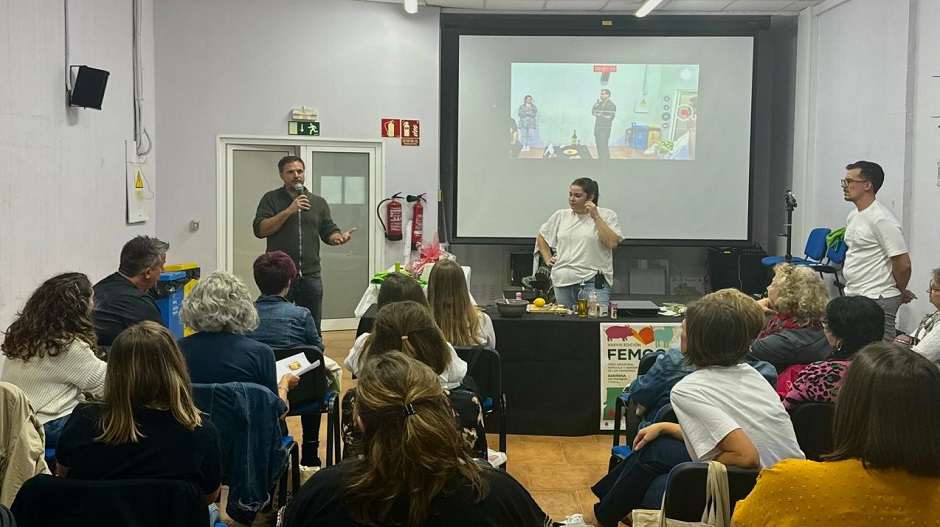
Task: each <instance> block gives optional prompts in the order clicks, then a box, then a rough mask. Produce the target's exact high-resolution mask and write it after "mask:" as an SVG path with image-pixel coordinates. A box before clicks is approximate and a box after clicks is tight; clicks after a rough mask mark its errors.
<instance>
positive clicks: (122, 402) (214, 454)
mask: <svg viewBox="0 0 940 527" xmlns="http://www.w3.org/2000/svg"><path fill="white" fill-rule="evenodd" d="M56 460H57V462H58V466H57V468H56V473H57V474H58V475H59V476H61V477H67V478H75V479H90V480H100V479H109V480H110V479H138V478H158V479H178V480H186V481H190V482H192V483H193V484H195V485H197V486H198V487H199V488H200V489H201V490H202V493H203V494H205V496H206V503H212V502H214V501H215V499H216V497H218V495H219V491H220V489H221V481H222V453H221V450H220V447H219V434H218V432H217V431H216V428H215V427H214V426H213V425H212V423H211V422H210V421H209V420H208V419H204V418H203V417H202V416H201V415H200V413H199V410H198V409H197V408H196V406H195V404H193V395H192V389H191V387H190V378H189V373H188V371H187V370H186V363H185V362H184V361H183V356H182V354H181V353H180V349H179V346H177V344H176V341H175V340H174V339H173V335H171V334H170V332H169V331H168V330H167V329H166V328H164V327H163V326H161V325H159V324H156V323H154V322H149V321H147V322H142V323H140V324H138V325H134V326H131V327H129V328H127V329H126V330H124V331H123V332H122V333H121V334H120V335H118V337H117V338H116V339H114V343H113V344H112V346H111V350H110V352H109V354H108V373H107V377H106V378H105V384H104V397H103V400H102V402H101V403H100V404H81V405H79V406H78V407H77V408H75V410H74V411H73V412H72V416H71V418H70V419H69V420H68V423H66V425H65V428H64V429H63V430H62V437H61V438H60V439H59V443H58V446H57V448H56Z"/></svg>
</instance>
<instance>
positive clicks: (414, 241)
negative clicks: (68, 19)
mask: <svg viewBox="0 0 940 527" xmlns="http://www.w3.org/2000/svg"><path fill="white" fill-rule="evenodd" d="M405 201H407V202H409V203H411V202H414V206H413V207H412V213H411V218H412V226H413V228H412V229H411V250H412V251H416V250H418V247H420V245H421V238H422V235H423V234H424V205H422V204H421V202H422V201H423V202H425V203H427V201H428V200H427V199H425V198H424V194H418V195H417V196H412V195H410V194H409V195H408V197H406V198H405Z"/></svg>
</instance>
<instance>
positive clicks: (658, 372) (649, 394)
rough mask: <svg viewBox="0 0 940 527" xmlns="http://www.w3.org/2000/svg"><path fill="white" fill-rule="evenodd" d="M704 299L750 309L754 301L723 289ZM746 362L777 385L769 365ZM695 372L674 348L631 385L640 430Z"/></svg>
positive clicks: (738, 293)
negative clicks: (676, 386) (682, 381)
mask: <svg viewBox="0 0 940 527" xmlns="http://www.w3.org/2000/svg"><path fill="white" fill-rule="evenodd" d="M705 298H711V299H715V300H719V301H722V302H725V303H728V304H729V305H731V306H735V308H736V309H747V307H746V304H747V303H748V302H753V300H751V299H750V298H748V297H746V296H744V295H742V294H741V292H740V291H738V290H737V289H721V290H719V291H715V292H714V293H709V294H707V295H705ZM745 362H746V363H747V364H749V365H750V366H752V367H753V368H754V369H755V370H757V372H758V373H760V374H761V375H762V376H763V377H764V378H765V379H767V382H769V383H770V385H771V386H776V385H777V370H776V369H774V367H773V366H772V365H771V364H770V363H768V362H764V361H761V360H756V359H753V358H751V357H747V358H746V360H745ZM693 371H695V367H694V366H692V365H691V364H689V361H688V360H686V357H685V355H684V354H683V353H682V351H681V350H679V349H677V348H672V349H669V350H667V351H666V352H665V353H662V354H660V356H659V357H657V358H656V362H655V363H654V364H653V366H652V367H651V368H650V369H649V371H648V372H646V373H645V374H643V375H640V376H639V377H637V378H636V380H634V381H633V382H632V383H631V384H630V387H629V392H630V399H632V400H633V401H634V402H635V403H636V405H637V407H636V408H637V415H639V416H640V417H641V418H642V420H641V421H640V427H641V428H642V427H645V426H648V425H650V424H653V418H654V417H655V416H656V413H657V412H659V410H660V408H662V407H663V406H665V405H666V404H668V403H669V393H670V392H671V391H672V387H673V386H675V385H676V383H677V382H679V381H680V380H682V379H683V378H684V377H685V376H686V375H688V374H690V373H692V372H693Z"/></svg>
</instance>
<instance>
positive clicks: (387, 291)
mask: <svg viewBox="0 0 940 527" xmlns="http://www.w3.org/2000/svg"><path fill="white" fill-rule="evenodd" d="M404 300H411V301H413V302H417V303H419V304H421V305H423V306H424V307H426V308H427V309H428V310H430V309H431V306H430V305H428V299H427V297H425V296H424V291H423V290H422V289H421V284H419V283H418V281H417V280H415V279H414V278H412V277H410V276H407V275H404V274H402V273H389V274H388V276H386V277H385V280H383V281H382V285H381V286H380V287H379V298H378V300H377V301H376V304H375V307H376V310H379V309H382V308H383V307H385V306H387V305H389V304H391V303H393V302H401V301H404ZM368 338H369V333H363V334H362V335H359V336H358V337H357V338H356V342H354V343H353V347H352V348H350V349H349V354H348V355H346V361H345V362H344V366H346V370H347V371H349V372H350V373H352V374H353V376H354V377H356V376H358V375H359V356H360V355H362V350H364V349H365V345H366V339H368Z"/></svg>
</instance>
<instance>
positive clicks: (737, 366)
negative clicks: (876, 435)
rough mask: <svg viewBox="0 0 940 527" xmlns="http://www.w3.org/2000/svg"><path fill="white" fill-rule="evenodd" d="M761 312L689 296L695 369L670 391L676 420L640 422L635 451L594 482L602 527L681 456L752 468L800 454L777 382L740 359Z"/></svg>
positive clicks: (685, 330)
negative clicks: (645, 424) (772, 382)
mask: <svg viewBox="0 0 940 527" xmlns="http://www.w3.org/2000/svg"><path fill="white" fill-rule="evenodd" d="M740 295H741V296H742V298H745V299H746V297H744V296H743V293H740ZM763 319H764V317H763V314H762V313H761V309H760V307H758V306H757V304H756V303H755V302H753V301H749V302H744V301H743V300H742V301H740V302H735V303H734V305H733V304H732V303H729V302H727V301H723V300H721V299H716V298H705V299H702V300H698V301H696V302H693V303H691V304H689V306H688V309H687V310H686V314H685V320H684V321H683V322H682V341H681V342H682V344H681V350H682V353H683V354H685V356H686V357H687V360H688V361H689V363H691V364H692V365H693V366H695V371H694V372H692V373H690V374H689V375H688V376H686V377H685V378H684V379H682V380H681V381H679V382H678V383H677V384H676V385H675V387H673V389H672V394H671V395H670V402H671V403H672V407H673V409H674V410H675V412H676V416H677V417H678V420H679V423H678V424H676V423H656V424H653V425H650V426H648V427H646V428H643V429H642V430H640V431H639V433H638V434H637V436H636V439H635V441H634V444H633V450H634V452H633V453H632V454H631V455H630V456H628V457H627V458H626V459H625V460H624V461H622V462H621V463H620V464H619V465H617V466H616V467H615V468H614V469H613V470H612V471H611V472H610V473H609V474H607V475H606V476H604V477H603V478H602V479H601V480H600V481H599V482H598V483H597V484H596V485H594V487H593V488H592V489H591V490H592V491H593V492H594V494H595V495H596V496H597V497H598V498H600V502H599V503H598V504H596V505H595V506H594V513H595V517H596V518H597V522H598V523H599V524H600V525H601V526H602V527H615V526H616V525H617V524H618V522H619V521H620V520H621V519H622V518H623V517H624V516H626V515H627V514H628V513H630V511H632V510H633V509H635V508H638V507H639V506H640V505H641V503H642V502H643V501H644V497H645V496H646V493H647V491H648V490H649V488H650V485H651V484H652V483H653V481H654V480H655V479H657V478H658V477H660V476H662V475H664V474H668V473H669V471H670V470H671V469H672V468H673V467H675V466H676V465H678V464H679V463H683V462H688V461H709V460H716V461H720V462H722V463H724V464H726V465H734V466H739V467H745V468H750V467H759V466H767V467H769V466H772V465H774V464H775V463H776V462H778V461H780V460H781V459H787V458H798V459H803V457H804V456H803V452H801V451H800V448H799V446H798V444H797V441H796V434H795V433H794V432H793V425H792V424H791V423H790V418H789V416H788V415H787V412H786V411H785V410H784V408H783V405H782V404H780V399H779V398H778V397H777V394H776V393H775V392H774V389H773V388H772V387H771V386H770V385H768V383H767V381H766V380H765V379H764V378H763V377H761V375H760V374H759V373H757V370H755V369H754V368H752V367H751V366H749V365H747V364H744V363H743V361H744V358H745V356H746V355H747V351H748V346H749V345H750V343H751V341H752V340H754V337H756V336H757V334H758V332H760V329H761V326H763ZM660 499H661V497H660Z"/></svg>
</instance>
